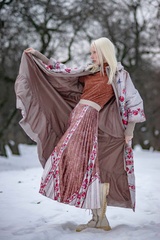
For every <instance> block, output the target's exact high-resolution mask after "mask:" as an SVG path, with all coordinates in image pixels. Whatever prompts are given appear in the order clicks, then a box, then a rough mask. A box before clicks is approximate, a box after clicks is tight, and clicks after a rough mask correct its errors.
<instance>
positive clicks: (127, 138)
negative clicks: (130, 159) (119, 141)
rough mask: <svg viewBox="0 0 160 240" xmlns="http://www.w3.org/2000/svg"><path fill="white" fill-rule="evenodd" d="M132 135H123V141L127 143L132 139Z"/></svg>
mask: <svg viewBox="0 0 160 240" xmlns="http://www.w3.org/2000/svg"><path fill="white" fill-rule="evenodd" d="M132 138H133V136H125V142H126V144H129V143H130V142H131V140H132Z"/></svg>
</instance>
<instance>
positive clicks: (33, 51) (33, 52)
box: [24, 48, 36, 55]
mask: <svg viewBox="0 0 160 240" xmlns="http://www.w3.org/2000/svg"><path fill="white" fill-rule="evenodd" d="M24 52H25V53H31V54H33V55H36V50H35V49H34V48H27V49H26V50H24Z"/></svg>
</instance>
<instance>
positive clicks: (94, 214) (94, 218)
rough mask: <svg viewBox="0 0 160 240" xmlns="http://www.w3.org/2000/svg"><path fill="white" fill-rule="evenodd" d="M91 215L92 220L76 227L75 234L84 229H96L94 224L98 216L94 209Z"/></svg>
mask: <svg viewBox="0 0 160 240" xmlns="http://www.w3.org/2000/svg"><path fill="white" fill-rule="evenodd" d="M92 215H93V216H92V219H91V220H90V221H89V222H88V223H86V224H80V225H78V226H77V228H76V232H81V231H82V230H84V229H86V228H95V227H96V224H97V221H98V215H97V212H96V209H95V210H92Z"/></svg>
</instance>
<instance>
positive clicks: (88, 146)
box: [40, 103, 100, 209]
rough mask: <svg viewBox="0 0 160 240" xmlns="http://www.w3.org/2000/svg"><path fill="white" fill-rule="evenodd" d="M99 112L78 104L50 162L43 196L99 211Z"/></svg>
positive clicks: (44, 173) (44, 175)
mask: <svg viewBox="0 0 160 240" xmlns="http://www.w3.org/2000/svg"><path fill="white" fill-rule="evenodd" d="M98 117H99V112H98V111H97V110H96V109H95V108H93V107H91V106H88V105H85V104H81V103H79V104H77V106H76V107H75V108H74V110H73V111H72V113H71V117H70V121H69V127H68V129H67V131H66V132H65V134H64V135H63V136H62V138H61V139H60V141H59V142H58V144H57V146H56V147H55V149H54V150H53V152H52V154H51V156H50V157H49V159H48V160H47V163H46V165H45V168H44V172H43V175H42V180H41V185H40V193H41V194H43V195H44V196H46V197H49V198H51V199H53V200H56V201H58V202H62V203H66V204H70V205H73V206H75V207H79V208H85V209H95V208H100V194H99V192H100V174H99V162H98V141H97V135H98Z"/></svg>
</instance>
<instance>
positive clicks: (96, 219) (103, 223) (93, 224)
mask: <svg viewBox="0 0 160 240" xmlns="http://www.w3.org/2000/svg"><path fill="white" fill-rule="evenodd" d="M108 192H109V183H103V184H101V191H100V194H101V208H99V209H93V210H92V214H93V217H92V219H91V220H90V221H89V222H88V223H87V224H81V225H79V226H77V228H76V231H77V232H81V231H82V230H84V229H86V228H100V229H103V230H105V231H109V230H111V227H110V226H109V222H108V220H107V218H106V215H105V212H106V207H107V201H106V195H108Z"/></svg>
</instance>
